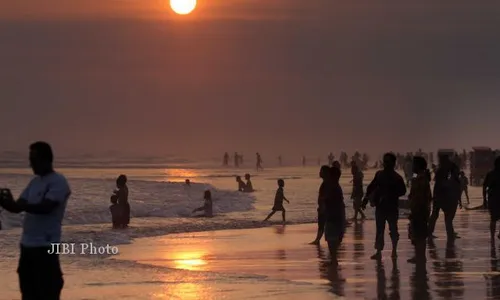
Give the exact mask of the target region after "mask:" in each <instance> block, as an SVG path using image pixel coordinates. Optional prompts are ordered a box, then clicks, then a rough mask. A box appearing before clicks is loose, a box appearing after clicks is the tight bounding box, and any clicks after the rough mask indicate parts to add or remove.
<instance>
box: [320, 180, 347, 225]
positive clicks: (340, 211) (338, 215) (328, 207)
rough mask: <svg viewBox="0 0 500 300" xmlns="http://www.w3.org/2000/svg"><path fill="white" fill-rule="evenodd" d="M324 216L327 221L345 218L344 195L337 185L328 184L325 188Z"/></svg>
mask: <svg viewBox="0 0 500 300" xmlns="http://www.w3.org/2000/svg"><path fill="white" fill-rule="evenodd" d="M325 189H326V190H327V197H326V198H325V199H326V201H325V216H326V219H327V221H338V220H342V219H343V218H344V217H345V205H344V193H343V191H342V187H341V186H340V184H338V183H328V184H326V186H325Z"/></svg>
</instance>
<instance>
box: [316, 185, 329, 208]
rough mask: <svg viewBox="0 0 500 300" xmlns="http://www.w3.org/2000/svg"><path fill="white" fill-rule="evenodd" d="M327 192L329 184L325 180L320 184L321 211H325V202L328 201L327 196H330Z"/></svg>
mask: <svg viewBox="0 0 500 300" xmlns="http://www.w3.org/2000/svg"><path fill="white" fill-rule="evenodd" d="M327 193H328V191H327V184H326V183H325V182H324V181H323V182H322V183H321V185H320V186H319V193H318V211H319V212H320V213H324V212H325V202H326V197H328V195H327Z"/></svg>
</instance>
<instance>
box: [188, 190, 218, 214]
mask: <svg viewBox="0 0 500 300" xmlns="http://www.w3.org/2000/svg"><path fill="white" fill-rule="evenodd" d="M203 199H204V200H205V203H204V204H203V206H202V207H198V208H196V209H195V210H193V214H194V213H195V212H199V211H202V212H203V214H202V215H199V216H198V217H207V218H211V217H213V210H212V193H211V192H210V191H209V190H206V191H205V193H204V194H203Z"/></svg>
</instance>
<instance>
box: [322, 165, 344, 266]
mask: <svg viewBox="0 0 500 300" xmlns="http://www.w3.org/2000/svg"><path fill="white" fill-rule="evenodd" d="M340 175H341V172H340V169H339V168H335V167H332V168H331V179H330V180H331V181H330V184H329V187H328V190H329V195H328V196H327V199H326V201H325V217H326V222H325V237H326V241H327V242H328V249H329V250H330V256H331V258H332V262H333V263H337V250H338V248H339V246H340V244H341V243H342V240H343V238H344V233H345V227H346V214H345V205H344V196H343V192H342V187H341V186H340V182H339V180H340Z"/></svg>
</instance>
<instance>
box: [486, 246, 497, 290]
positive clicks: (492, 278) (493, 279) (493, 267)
mask: <svg viewBox="0 0 500 300" xmlns="http://www.w3.org/2000/svg"><path fill="white" fill-rule="evenodd" d="M498 274H499V268H498V258H497V253H496V249H495V244H492V245H491V259H490V274H487V275H485V279H486V295H487V297H488V299H500V275H498Z"/></svg>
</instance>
